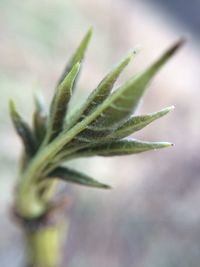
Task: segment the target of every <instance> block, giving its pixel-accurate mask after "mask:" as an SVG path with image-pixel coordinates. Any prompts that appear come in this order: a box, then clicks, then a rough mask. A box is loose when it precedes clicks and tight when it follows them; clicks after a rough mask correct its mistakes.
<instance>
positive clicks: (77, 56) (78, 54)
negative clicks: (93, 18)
mask: <svg viewBox="0 0 200 267" xmlns="http://www.w3.org/2000/svg"><path fill="white" fill-rule="evenodd" d="M91 35H92V28H91V29H89V31H88V32H87V33H86V35H85V36H84V38H83V40H82V41H81V43H80V45H79V47H78V48H77V49H76V51H75V53H74V55H73V56H72V58H71V59H70V61H69V62H68V64H67V66H66V68H65V70H64V72H63V74H62V75H61V78H60V79H59V83H58V84H60V83H62V82H63V80H64V79H65V77H66V75H67V74H68V73H69V72H70V70H71V69H72V67H73V66H74V65H75V64H76V63H78V62H82V60H83V58H84V55H85V51H86V49H87V46H88V43H89V41H90V38H91ZM73 88H74V87H73Z"/></svg>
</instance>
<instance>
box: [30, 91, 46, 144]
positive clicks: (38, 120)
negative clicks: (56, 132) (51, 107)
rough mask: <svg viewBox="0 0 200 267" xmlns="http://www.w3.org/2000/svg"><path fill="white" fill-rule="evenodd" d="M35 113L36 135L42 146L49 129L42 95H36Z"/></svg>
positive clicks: (34, 125)
mask: <svg viewBox="0 0 200 267" xmlns="http://www.w3.org/2000/svg"><path fill="white" fill-rule="evenodd" d="M34 100H35V108H36V110H35V112H34V114H33V127H34V134H35V137H36V139H37V142H38V144H39V145H40V144H41V143H42V141H43V139H44V137H45V134H46V128H47V107H46V103H45V101H44V98H43V95H41V93H38V92H37V93H36V94H35V97H34Z"/></svg>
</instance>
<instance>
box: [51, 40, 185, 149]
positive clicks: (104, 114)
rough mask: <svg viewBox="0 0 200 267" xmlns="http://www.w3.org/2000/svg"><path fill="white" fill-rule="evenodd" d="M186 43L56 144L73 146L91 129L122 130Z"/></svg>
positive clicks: (112, 95)
mask: <svg viewBox="0 0 200 267" xmlns="http://www.w3.org/2000/svg"><path fill="white" fill-rule="evenodd" d="M182 44H183V40H179V41H178V42H177V43H175V44H174V45H173V46H172V47H171V48H169V49H168V50H167V51H166V52H165V53H164V54H163V55H162V56H161V57H160V58H159V59H158V60H157V61H156V62H155V63H154V64H152V65H151V66H150V67H149V68H147V70H146V71H144V72H143V73H142V74H140V75H138V76H136V77H133V78H132V79H130V80H129V81H128V82H126V83H125V84H124V85H122V86H121V87H119V88H118V89H117V90H115V91H114V92H113V93H112V94H111V95H110V96H108V97H107V99H106V100H104V101H103V103H102V104H100V105H99V106H98V107H97V108H96V109H95V110H94V111H93V112H91V114H89V115H88V116H87V117H86V118H85V119H83V120H82V121H80V122H79V123H77V124H76V125H75V126H74V127H72V128H71V129H69V130H66V131H63V133H62V134H61V135H60V140H58V143H57V144H56V147H57V149H61V148H62V147H63V146H65V145H66V144H69V143H70V141H71V140H74V139H75V138H76V136H78V134H79V133H80V132H82V134H81V135H82V136H81V137H83V136H84V131H85V130H86V129H88V128H90V130H91V128H92V129H93V130H94V131H98V130H99V131H103V130H105V131H107V130H110V128H111V129H112V131H114V130H116V129H117V128H118V127H120V126H121V125H122V124H123V123H124V121H126V120H127V119H128V118H129V117H130V115H131V114H132V112H133V111H134V110H135V108H136V107H137V104H138V102H139V101H140V99H141V97H142V95H143V93H144V91H145V89H146V87H147V85H148V83H149V82H150V80H151V79H152V78H153V77H154V75H155V74H156V73H157V72H158V70H159V69H160V68H161V67H162V66H163V65H164V63H166V62H167V60H168V59H169V58H170V57H171V56H172V55H173V54H174V53H175V52H176V51H177V49H178V48H179V47H180V46H181V45H182ZM79 136H80V135H79ZM89 138H90V137H87V136H84V139H85V140H83V141H87V140H86V139H89Z"/></svg>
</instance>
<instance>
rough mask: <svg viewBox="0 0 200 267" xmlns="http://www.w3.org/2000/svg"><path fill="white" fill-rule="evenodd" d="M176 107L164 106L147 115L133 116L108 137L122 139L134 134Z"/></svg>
mask: <svg viewBox="0 0 200 267" xmlns="http://www.w3.org/2000/svg"><path fill="white" fill-rule="evenodd" d="M173 109H174V107H173V106H171V107H167V108H164V109H162V110H160V111H158V112H153V113H149V114H147V115H141V116H134V117H131V118H130V119H129V120H128V121H127V122H125V123H124V124H123V125H122V126H121V127H119V128H118V129H117V130H115V131H114V132H113V133H112V134H110V135H109V136H108V137H107V138H108V139H121V138H124V137H127V136H129V135H130V134H133V133H134V132H136V131H139V130H141V129H143V128H144V127H145V126H147V125H148V124H150V123H151V122H153V121H155V120H157V119H159V118H161V117H163V116H165V115H166V114H167V113H168V112H170V111H172V110H173Z"/></svg>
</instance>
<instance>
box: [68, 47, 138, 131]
mask: <svg viewBox="0 0 200 267" xmlns="http://www.w3.org/2000/svg"><path fill="white" fill-rule="evenodd" d="M135 54H136V51H133V52H131V53H129V54H128V55H127V56H126V57H125V58H124V59H123V60H122V61H121V62H120V63H119V64H118V65H117V66H116V67H115V68H114V69H112V70H111V71H110V72H109V73H108V74H107V75H106V76H105V78H104V79H103V80H102V81H101V82H100V83H99V85H98V86H97V88H96V89H95V90H94V91H92V93H91V94H90V95H89V97H88V99H87V100H86V102H85V103H84V104H83V106H82V107H81V108H80V109H79V110H77V111H76V112H75V116H73V118H72V119H71V121H69V123H68V124H69V125H68V128H71V127H72V126H73V125H74V124H75V123H76V122H77V121H81V120H82V119H84V118H85V117H86V116H87V115H88V114H89V113H91V111H92V110H94V109H95V108H97V106H98V105H100V104H102V102H103V101H104V100H105V99H106V98H107V97H108V96H109V94H110V92H111V90H112V88H113V86H114V84H115V82H116V80H117V78H118V77H119V75H120V74H121V73H122V71H123V70H124V68H125V67H126V66H127V65H128V63H129V62H130V61H131V59H132V58H133V56H134V55H135Z"/></svg>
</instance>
